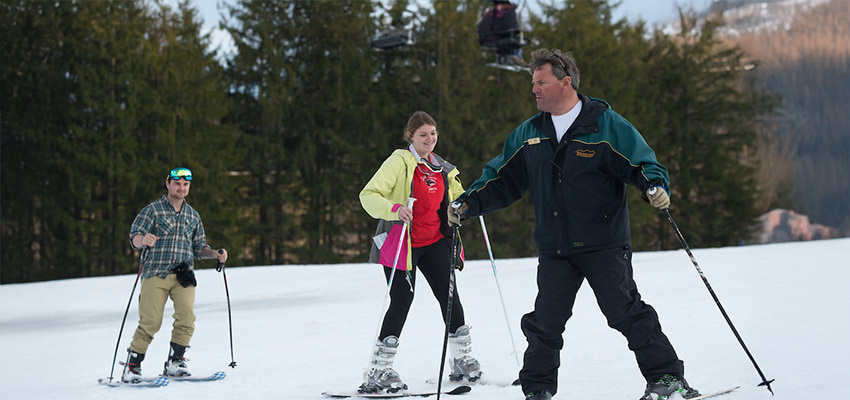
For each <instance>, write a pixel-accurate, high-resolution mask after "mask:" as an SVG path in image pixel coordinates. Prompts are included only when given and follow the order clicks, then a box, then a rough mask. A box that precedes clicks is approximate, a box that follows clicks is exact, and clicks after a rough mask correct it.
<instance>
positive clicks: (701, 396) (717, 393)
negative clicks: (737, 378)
mask: <svg viewBox="0 0 850 400" xmlns="http://www.w3.org/2000/svg"><path fill="white" fill-rule="evenodd" d="M739 387H740V386H735V387H733V388H731V389H726V390H721V391H719V392H714V393H708V394H701V395H699V396H697V397H691V398H690V399H687V400H701V399H707V398H710V397H715V396H722V395H724V394H727V393H731V392H732V391H733V390H735V389H738V388H739Z"/></svg>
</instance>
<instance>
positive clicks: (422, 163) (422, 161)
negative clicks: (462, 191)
mask: <svg viewBox="0 0 850 400" xmlns="http://www.w3.org/2000/svg"><path fill="white" fill-rule="evenodd" d="M422 166H425V168H426V169H427V170H429V171H431V172H443V166H442V165H440V164H433V163H431V162H430V161H428V160H426V159H424V158H420V159H419V167H420V169H421V167H422ZM422 172H423V173H424V172H426V171H425V170H422Z"/></svg>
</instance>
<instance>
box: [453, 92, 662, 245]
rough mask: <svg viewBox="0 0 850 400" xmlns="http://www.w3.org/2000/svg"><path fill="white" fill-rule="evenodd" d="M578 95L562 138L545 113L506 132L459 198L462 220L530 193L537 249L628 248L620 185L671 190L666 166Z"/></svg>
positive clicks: (607, 112) (606, 110) (634, 134)
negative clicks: (578, 107)
mask: <svg viewBox="0 0 850 400" xmlns="http://www.w3.org/2000/svg"><path fill="white" fill-rule="evenodd" d="M579 98H580V99H581V101H582V108H581V112H580V113H579V116H578V118H576V121H575V122H574V123H573V125H572V126H570V128H569V129H568V130H567V133H566V134H565V135H564V137H563V139H562V140H561V142H560V143H557V139H556V137H557V136H556V135H555V128H554V125H553V124H552V116H551V114H549V113H539V114H537V115H535V116H534V117H532V118H530V119H529V120H527V121H525V122H524V123H522V125H520V126H519V127H517V128H516V129H514V131H513V132H511V135H510V136H509V137H508V139H507V140H506V141H505V144H504V148H503V150H502V154H501V155H500V156H498V157H496V158H494V159H493V160H491V161H490V162H488V163H487V164H486V165H485V166H484V170H483V172H482V175H481V177H480V178H478V180H476V181H475V182H473V183H472V185H470V186H469V188H468V189H467V190H466V192H464V193H463V194H462V195H461V196H460V199H464V200H465V201H466V202H467V204H468V205H469V214H468V215H467V216H466V218H471V217H475V216H478V215H482V214H488V213H491V212H493V211H496V210H498V209H501V208H504V207H507V206H509V205H510V204H512V203H513V202H515V201H517V200H519V199H520V198H521V197H522V196H523V195H524V194H525V192H527V191H531V199H532V203H533V204H534V213H535V215H536V217H537V223H536V227H535V229H534V245H535V246H536V247H537V250H538V252H539V253H540V254H542V255H567V254H575V253H583V252H588V251H594V250H599V249H605V248H612V247H620V246H626V245H630V241H631V236H630V232H629V211H628V204H627V201H626V184H630V185H634V186H636V187H637V188H638V189H640V192H641V193H646V190H647V189H648V188H649V187H651V186H663V187H664V188H665V189H667V190H668V193H669V185H670V178H669V175H668V174H667V169H666V168H664V166H663V165H661V164H660V163H659V162H658V161H657V160H656V158H655V152H653V151H652V149H651V148H650V147H649V145H647V144H646V141H645V140H644V139H643V137H642V136H641V135H640V133H639V132H638V131H637V129H635V127H634V126H632V124H631V123H629V121H627V120H626V119H625V118H623V117H622V116H620V115H619V114H617V113H616V112H614V111H613V110H611V107H610V106H609V105H608V103H607V102H605V101H604V100H599V99H594V98H590V97H587V96H584V95H581V94H579ZM643 197H644V199H646V197H645V195H643Z"/></svg>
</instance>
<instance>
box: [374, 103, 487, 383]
mask: <svg viewBox="0 0 850 400" xmlns="http://www.w3.org/2000/svg"><path fill="white" fill-rule="evenodd" d="M437 136H438V135H437V123H436V122H434V119H433V118H432V117H431V116H430V115H428V113H426V112H424V111H417V112H415V113H413V115H412V116H411V117H410V119H409V120H408V121H407V129H406V130H405V133H404V139H405V141H406V142H407V143H408V144H409V146H408V147H407V148H405V149H398V150H395V151H394V152H393V153H392V154H390V156H389V157H387V159H386V160H384V163H383V164H382V165H381V167H380V168H379V169H378V171H377V172H375V175H374V176H372V179H370V180H369V182H368V183H367V184H366V186H365V187H364V188H363V190H362V191H361V192H360V204H362V205H363V208H364V209H365V210H366V212H367V213H369V215H370V216H372V218H375V219H377V220H378V229H377V232H376V233H375V240H374V241H373V243H372V252H371V254H370V257H369V261H370V262H374V263H378V264H381V265H383V266H384V268H383V269H384V275H385V276H386V278H387V281H388V282H389V280H390V276H391V274H392V268H393V264H394V261H395V256H396V251H397V250H398V246H399V238H400V237H401V233H402V229H403V226H404V223H408V225H409V227H410V229H409V231H408V232H406V233H405V235H404V239H403V240H402V241H401V250H400V251H401V253H400V256H399V258H398V262H397V264H396V268H397V269H398V271H397V272H398V273H397V274H396V275H395V276H394V278H393V280H392V283H391V286H390V289H389V290H390V306H389V309H388V310H387V312H386V314H385V315H384V320H383V323H382V325H381V331H380V334H379V335H378V338H377V343H376V350H375V351H374V352H373V353H372V361H371V364H370V368H369V370H368V371H366V373H365V374H364V379H363V385H362V386H361V387H360V391H361V392H363V393H367V392H397V391H399V390H404V389H407V385H406V384H404V383H403V382H402V380H401V378H400V377H399V375H398V373H397V372H396V371H395V370H394V369H393V368H392V364H393V358H394V357H395V354H396V351H397V348H398V338H399V336H400V335H401V330H402V328H403V327H404V322H405V320H406V319H407V313H408V311H409V310H410V305H411V303H412V302H413V291H412V290H411V289H413V287H414V286H415V282H416V270H417V269H418V270H420V271H421V272H422V275H424V276H425V279H427V281H428V284H429V285H430V286H431V291H432V292H433V293H434V296H435V297H436V298H437V301H439V303H440V309H441V310H442V315H443V317H444V318H445V314H446V313H445V311H446V308H447V303H448V295H449V292H448V290H449V273H448V271H449V266H450V263H451V251H452V250H451V237H452V234H451V228H450V227H449V224H448V220H447V216H446V209H447V207H448V206H449V203H450V202H451V200H452V199H456V198H457V197H458V196H459V195H460V194H461V193H463V187H462V186H461V183H460V179H459V178H458V174H459V172H458V170H457V167H455V166H454V165H452V164H450V163H448V162H447V161H446V160H444V159H442V158H441V157H440V156H438V155H436V154H434V147H435V146H436V145H437ZM409 197H412V198H415V199H416V203H415V206H414V207H413V208H412V209H411V208H408V207H407V206H406V204H407V199H408V198H409ZM408 249H410V251H408ZM458 258H460V257H458ZM458 262H462V261H458ZM405 273H407V276H408V277H409V278H410V281H409V282H408V281H407V280H406V279H403V278H402V277H403V276H404V275H405ZM471 343H472V342H471V339H470V336H469V326H468V325H466V323H465V320H464V315H463V306H462V305H461V303H460V298H459V297H458V294H457V286H455V287H454V294H453V300H452V315H451V325H450V327H449V348H450V349H451V359H450V360H449V365H451V367H452V372H451V374H450V376H449V377H450V379H452V380H469V381H475V380H478V379H479V378H480V377H481V367H480V365H479V364H478V361H477V360H476V359H475V358H473V357H472V356H471V355H470V352H471V351H472V348H471Z"/></svg>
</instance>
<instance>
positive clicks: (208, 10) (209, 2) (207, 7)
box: [166, 0, 711, 52]
mask: <svg viewBox="0 0 850 400" xmlns="http://www.w3.org/2000/svg"><path fill="white" fill-rule="evenodd" d="M225 1H226V2H232V1H233V0H191V4H193V5H195V6H196V8H197V9H198V10H199V12H200V17H201V18H202V19H203V20H204V28H205V29H206V31H205V32H212V39H213V46H220V48H221V49H222V50H223V51H224V52H228V51H230V50H229V49H231V48H232V46H233V45H232V41H231V40H230V38H229V36H228V35H227V34H226V33H224V32H223V31H221V30H219V29H218V21H219V19H220V15H219V11H218V7H219V5H220V4H222V2H225ZM514 1H523V0H514ZM524 1H527V2H528V4H529V7H532V6H533V5H532V4H533V3H535V2H536V1H537V0H524ZM540 1H543V2H548V1H555V2H556V4H557V2H559V1H560V0H540ZM611 1H613V0H611ZM561 2H562V1H561ZM166 3H168V4H172V5H175V4H177V0H166ZM710 3H711V0H621V4H620V6H619V7H617V8H615V9H614V18H615V19H620V18H624V17H625V18H627V19H628V20H629V21H631V22H637V21H638V20H639V19H642V20H643V21H646V22H648V23H649V25H650V26H651V25H652V24H653V23H662V22H667V21H670V20H674V19H675V18H676V17H677V8H676V6H677V5H679V6H682V7H683V8H684V9H690V8H693V9H695V10H699V11H701V10H705V9H706V8H708V6H709V4H710Z"/></svg>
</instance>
